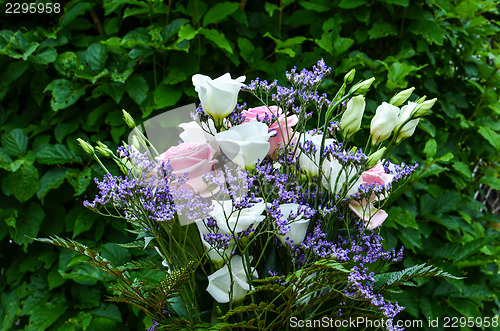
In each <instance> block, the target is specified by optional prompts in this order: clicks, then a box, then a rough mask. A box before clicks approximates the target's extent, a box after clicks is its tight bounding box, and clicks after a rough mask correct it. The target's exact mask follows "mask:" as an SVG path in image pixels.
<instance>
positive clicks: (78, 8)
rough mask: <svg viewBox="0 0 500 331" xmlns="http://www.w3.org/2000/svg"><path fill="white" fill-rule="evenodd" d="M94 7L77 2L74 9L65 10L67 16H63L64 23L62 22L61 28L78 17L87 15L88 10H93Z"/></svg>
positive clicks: (86, 3)
mask: <svg viewBox="0 0 500 331" xmlns="http://www.w3.org/2000/svg"><path fill="white" fill-rule="evenodd" d="M92 7H93V5H92V4H91V3H88V2H77V3H76V4H75V5H74V6H73V7H71V8H65V11H66V12H65V14H64V15H63V18H62V21H61V27H64V26H65V25H68V24H69V23H71V21H73V20H74V19H75V18H76V17H77V16H80V15H82V14H83V13H85V12H86V11H87V10H89V9H90V8H92Z"/></svg>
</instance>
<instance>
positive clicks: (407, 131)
mask: <svg viewBox="0 0 500 331" xmlns="http://www.w3.org/2000/svg"><path fill="white" fill-rule="evenodd" d="M419 121H420V118H417V119H416V120H411V121H409V122H408V123H406V124H405V125H404V126H403V127H402V128H401V129H400V130H399V134H398V137H397V139H396V142H397V143H399V142H400V141H401V140H403V139H406V138H409V137H411V136H412V135H413V133H414V132H415V129H416V128H417V125H418V122H419Z"/></svg>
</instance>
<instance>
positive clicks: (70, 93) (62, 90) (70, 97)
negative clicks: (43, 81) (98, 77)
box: [44, 79, 85, 110]
mask: <svg viewBox="0 0 500 331" xmlns="http://www.w3.org/2000/svg"><path fill="white" fill-rule="evenodd" d="M46 91H52V100H51V101H50V105H51V107H52V109H53V110H60V109H64V108H68V107H69V106H71V105H73V104H74V103H75V102H77V101H78V99H80V97H81V96H83V95H84V94H85V86H84V85H82V84H80V83H77V82H75V81H69V80H67V79H56V80H53V81H52V82H50V84H49V85H47V87H46V88H45V90H44V92H46Z"/></svg>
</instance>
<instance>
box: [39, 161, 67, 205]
mask: <svg viewBox="0 0 500 331" xmlns="http://www.w3.org/2000/svg"><path fill="white" fill-rule="evenodd" d="M65 177H66V171H64V170H63V169H51V170H49V171H47V172H46V173H45V174H44V175H43V176H42V178H41V179H40V186H39V188H38V190H37V192H36V195H37V197H38V199H40V201H41V202H42V203H43V202H44V198H45V196H46V195H47V193H49V191H50V190H53V189H56V188H58V187H59V186H61V184H62V183H64V178H65Z"/></svg>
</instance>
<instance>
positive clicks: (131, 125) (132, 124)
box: [122, 109, 135, 129]
mask: <svg viewBox="0 0 500 331" xmlns="http://www.w3.org/2000/svg"><path fill="white" fill-rule="evenodd" d="M122 112H123V119H124V120H125V123H126V124H127V126H128V127H129V128H131V129H133V128H135V121H134V119H133V118H132V116H130V114H129V113H127V112H126V111H125V109H122Z"/></svg>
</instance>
